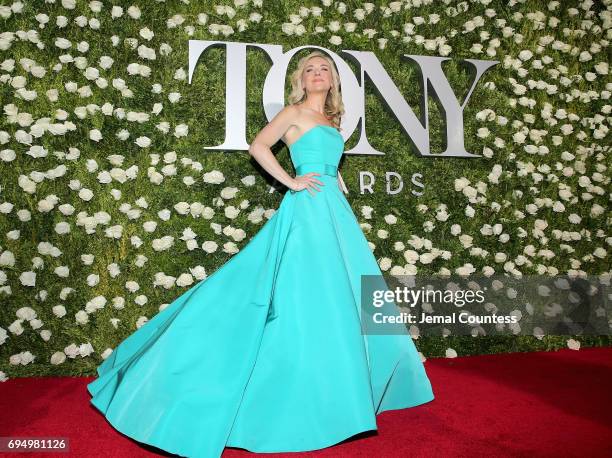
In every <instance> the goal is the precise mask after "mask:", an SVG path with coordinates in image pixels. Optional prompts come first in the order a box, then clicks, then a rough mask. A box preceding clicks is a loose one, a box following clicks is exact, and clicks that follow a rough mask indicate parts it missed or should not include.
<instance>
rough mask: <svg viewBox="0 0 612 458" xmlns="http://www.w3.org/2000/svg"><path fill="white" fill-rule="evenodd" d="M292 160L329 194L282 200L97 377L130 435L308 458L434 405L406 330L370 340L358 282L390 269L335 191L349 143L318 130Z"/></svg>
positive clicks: (180, 446) (101, 399)
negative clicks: (396, 412) (397, 413)
mask: <svg viewBox="0 0 612 458" xmlns="http://www.w3.org/2000/svg"><path fill="white" fill-rule="evenodd" d="M289 150H290V155H291V160H292V162H293V165H294V167H295V169H296V175H303V174H305V173H307V172H313V171H314V172H319V173H321V175H320V176H317V178H318V179H320V180H321V181H322V182H323V183H324V185H323V186H320V189H321V190H320V191H314V192H315V194H314V195H311V194H310V193H309V191H308V190H306V189H304V190H302V191H298V192H295V191H292V190H290V191H288V192H286V193H285V195H284V197H283V199H282V201H281V203H280V205H279V207H278V209H277V211H276V212H275V213H274V214H273V215H272V217H271V218H270V219H269V220H268V221H266V222H265V224H264V225H263V226H262V228H261V229H260V231H259V232H258V233H256V234H255V235H254V236H253V237H252V238H251V240H250V241H249V242H248V243H247V245H246V246H244V247H243V248H242V250H241V251H239V252H238V253H236V254H235V255H234V256H233V257H232V258H230V259H229V261H227V262H226V263H225V264H224V265H222V266H221V267H220V268H218V269H217V270H216V271H215V272H213V273H212V274H211V275H209V276H208V277H207V278H205V279H203V280H202V281H200V282H199V283H197V284H195V285H194V286H192V287H191V288H190V289H189V290H187V291H185V292H183V293H182V294H181V295H180V296H178V297H177V298H176V299H174V301H173V302H172V303H171V304H169V305H168V306H167V307H166V308H165V309H164V310H162V311H161V312H159V313H157V314H156V315H155V316H154V317H152V318H151V319H150V320H149V321H147V322H146V323H145V324H144V325H143V326H141V327H140V328H139V329H137V330H136V331H135V332H133V333H132V334H131V335H129V336H128V337H127V338H126V339H125V340H123V341H122V342H121V343H120V344H119V345H118V346H117V347H116V348H115V349H114V351H113V352H112V353H111V354H110V355H109V356H108V357H107V358H106V360H104V361H103V362H102V364H101V365H100V366H99V367H98V368H97V373H98V377H97V378H96V379H94V381H92V382H91V383H89V384H88V385H87V389H88V391H89V393H90V394H91V395H92V396H93V397H92V399H91V403H92V404H93V405H94V406H95V407H96V408H97V409H98V410H99V411H100V412H102V413H103V414H104V416H105V417H106V419H107V420H108V421H109V422H110V424H111V425H112V426H113V427H114V428H115V429H117V430H118V431H120V432H121V433H123V434H125V435H127V436H129V437H131V438H133V439H135V440H137V441H139V442H142V443H145V444H149V445H153V446H155V447H158V448H160V449H163V450H165V451H168V452H171V453H174V454H177V455H181V456H188V457H204V458H210V457H219V456H221V454H222V452H223V449H224V447H226V446H227V447H239V448H243V449H247V450H250V451H253V452H294V451H308V450H315V449H321V448H325V447H329V446H331V445H333V444H336V443H338V442H341V441H343V440H344V439H347V438H349V437H351V436H353V435H355V434H358V433H360V432H363V431H369V430H376V429H377V426H376V415H377V414H379V413H381V412H384V411H386V410H392V409H402V408H407V407H413V406H417V405H419V404H423V403H426V402H429V401H431V400H433V399H434V396H433V392H432V388H431V384H430V381H429V379H428V377H427V374H426V372H425V369H424V366H423V363H422V361H421V359H420V357H419V354H418V352H417V350H416V348H415V345H414V343H413V340H412V338H411V337H410V335H409V334H408V332H407V331H406V328H405V325H401V327H402V329H403V330H404V331H403V333H400V334H364V333H362V331H361V323H360V320H361V302H360V280H361V278H360V276H361V275H381V271H380V269H379V266H378V263H377V262H376V259H375V258H374V255H373V253H372V251H371V249H370V247H369V245H368V242H367V240H366V238H365V236H364V234H363V232H362V231H361V227H360V226H359V223H358V221H357V219H356V217H355V215H354V213H353V211H352V209H351V207H350V205H349V203H348V202H347V200H346V198H345V197H344V194H343V192H342V191H341V190H340V189H339V187H338V184H337V177H336V175H337V165H338V163H339V161H340V158H341V156H342V154H343V152H344V140H343V137H342V135H341V134H340V132H339V131H338V130H337V129H336V128H334V127H332V126H328V125H323V124H318V125H316V126H315V127H313V128H311V129H309V130H307V131H306V132H305V133H304V134H303V135H302V136H301V137H300V138H299V139H298V140H297V141H296V142H295V143H293V144H292V145H291V146H290V148H289ZM407 426H409V425H407Z"/></svg>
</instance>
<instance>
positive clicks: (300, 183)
mask: <svg viewBox="0 0 612 458" xmlns="http://www.w3.org/2000/svg"><path fill="white" fill-rule="evenodd" d="M315 175H317V176H320V175H321V174H320V173H317V172H309V173H305V174H304V175H300V176H296V177H295V178H294V179H293V183H292V186H291V190H292V191H295V192H297V191H301V190H302V189H308V192H309V193H310V194H311V195H313V196H314V195H315V193H314V192H313V191H312V190H313V189H315V190H317V191H320V189H319V188H318V187H317V184H320V185H321V186H325V184H324V183H323V182H322V181H320V180H318V179H316V178H315V177H314V176H315Z"/></svg>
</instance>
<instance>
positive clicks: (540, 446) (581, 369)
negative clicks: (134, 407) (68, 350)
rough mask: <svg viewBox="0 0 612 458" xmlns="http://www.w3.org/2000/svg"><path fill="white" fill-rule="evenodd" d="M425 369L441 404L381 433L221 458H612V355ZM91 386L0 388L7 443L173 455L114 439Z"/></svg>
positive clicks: (441, 364)
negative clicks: (64, 443) (41, 441)
mask: <svg viewBox="0 0 612 458" xmlns="http://www.w3.org/2000/svg"><path fill="white" fill-rule="evenodd" d="M425 367H426V369H427V373H428V374H429V377H430V379H431V382H432V385H433V389H434V394H435V396H436V399H435V400H434V401H432V402H430V403H428V404H424V405H422V406H419V407H415V408H412V409H406V410H397V411H389V412H384V413H382V414H381V415H379V416H378V427H379V430H378V431H377V432H376V431H375V432H369V433H363V434H361V435H359V436H355V438H353V439H348V440H346V441H344V442H343V443H341V444H338V445H335V446H333V447H330V448H327V449H324V450H320V451H314V452H308V453H291V454H289V453H287V454H281V453H278V454H262V455H256V454H254V453H250V452H246V451H243V450H240V449H232V448H226V449H225V452H224V454H223V457H224V458H238V457H241V458H245V457H249V456H265V457H281V456H282V457H291V458H294V457H296V456H300V457H301V456H309V457H347V458H349V457H350V458H353V457H368V458H369V457H408V456H410V457H432V456H436V457H439V456H442V457H452V456H466V457H467V456H470V457H472V456H524V457H527V456H529V457H538V456H550V457H552V456H555V457H572V456H575V457H591V458H592V457H605V456H607V457H609V456H612V414H611V413H610V409H611V408H612V383H611V382H612V348H584V349H581V350H579V351H573V350H569V349H568V350H561V351H558V352H537V353H512V354H506V355H484V356H470V357H461V358H455V359H446V358H436V359H429V360H428V361H427V362H426V363H425ZM91 380H92V378H76V377H74V378H71V377H45V378H22V379H10V380H8V381H7V382H4V383H0V412H1V413H2V414H1V415H0V436H45V437H50V436H64V437H68V438H69V440H70V447H71V452H70V453H69V454H54V453H44V454H43V453H39V454H29V455H23V456H34V455H36V456H45V457H52V456H83V457H92V456H108V457H130V458H131V457H139V456H155V455H156V454H157V455H159V454H161V455H166V456H173V455H168V454H166V453H164V452H162V451H159V450H158V449H155V448H153V447H149V446H146V445H140V444H139V443H137V442H135V441H132V440H131V439H129V438H127V437H125V436H123V435H122V434H120V433H118V432H116V431H115V430H114V429H113V428H112V427H111V426H110V425H109V424H108V422H107V421H106V420H105V419H104V417H103V416H102V415H101V414H99V413H98V411H97V410H96V409H95V408H94V407H93V406H91V405H90V404H89V399H90V396H89V394H88V393H87V391H86V388H85V384H86V383H88V382H89V381H91ZM143 421H146V419H143ZM204 434H205V432H204ZM0 455H1V454H0ZM3 456H8V454H6V455H3ZM10 456H18V455H15V454H10Z"/></svg>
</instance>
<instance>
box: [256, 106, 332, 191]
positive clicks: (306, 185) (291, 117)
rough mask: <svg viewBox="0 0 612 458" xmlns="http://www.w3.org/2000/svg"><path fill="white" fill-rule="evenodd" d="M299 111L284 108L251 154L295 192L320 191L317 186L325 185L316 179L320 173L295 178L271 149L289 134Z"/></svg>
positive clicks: (270, 123) (267, 170) (261, 135)
mask: <svg viewBox="0 0 612 458" xmlns="http://www.w3.org/2000/svg"><path fill="white" fill-rule="evenodd" d="M297 110H298V109H297V108H296V107H294V106H292V105H289V106H287V107H285V108H283V109H282V110H281V111H280V112H279V113H278V114H277V115H276V116H275V117H274V119H272V121H270V122H269V123H268V125H267V126H266V127H264V128H263V129H262V130H261V131H260V132H259V133H258V134H257V136H256V137H255V138H254V139H253V142H252V143H251V145H250V146H249V154H250V155H251V156H253V157H254V158H255V160H256V161H257V162H258V163H259V164H260V165H261V166H262V167H263V168H264V170H265V171H266V172H268V173H269V174H270V175H272V176H273V177H274V178H276V179H277V180H278V181H280V182H281V183H282V184H284V185H285V186H287V187H288V188H289V189H292V190H294V191H301V190H302V189H308V191H309V192H310V193H311V194H313V192H312V190H311V189H315V190H316V191H319V189H318V188H317V186H316V185H317V184H321V185H322V184H323V183H322V182H321V181H320V180H317V179H316V178H314V175H320V174H319V173H315V172H310V173H307V174H304V175H302V176H300V177H295V178H293V177H292V176H290V175H289V174H288V173H287V172H286V171H285V169H284V168H283V167H282V166H281V165H280V164H279V163H278V161H277V160H276V157H275V156H274V154H273V153H272V150H271V149H270V147H271V146H272V145H274V144H275V143H276V142H277V141H278V140H280V138H281V137H282V136H283V135H284V134H285V132H287V129H289V127H291V126H292V125H293V124H294V121H295V119H296V118H297V115H298V111H297Z"/></svg>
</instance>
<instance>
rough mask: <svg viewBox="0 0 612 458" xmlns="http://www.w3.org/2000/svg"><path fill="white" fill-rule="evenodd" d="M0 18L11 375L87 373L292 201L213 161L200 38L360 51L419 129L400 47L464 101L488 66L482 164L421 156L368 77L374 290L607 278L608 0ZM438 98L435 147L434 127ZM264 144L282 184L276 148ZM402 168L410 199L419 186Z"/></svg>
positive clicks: (353, 176)
mask: <svg viewBox="0 0 612 458" xmlns="http://www.w3.org/2000/svg"><path fill="white" fill-rule="evenodd" d="M0 24H1V27H0V30H1V31H2V32H0V94H1V100H2V118H1V121H0V123H1V124H0V380H6V379H8V378H9V377H19V376H27V375H51V374H75V375H76V374H88V375H92V374H93V373H94V371H95V368H96V366H97V365H98V364H99V363H100V362H101V361H102V358H105V357H107V356H108V354H109V353H110V352H111V351H112V349H113V348H114V346H116V345H117V344H118V343H119V342H121V341H122V340H123V339H124V338H125V337H127V336H128V335H129V334H130V333H131V332H133V331H134V330H135V329H137V328H138V327H140V326H142V325H143V324H144V323H145V322H146V321H147V320H148V319H150V318H151V317H152V316H154V315H155V314H156V313H157V312H158V311H159V310H161V309H163V308H164V307H165V306H167V305H168V304H169V303H171V302H172V300H173V299H174V298H176V297H178V296H179V295H180V294H181V293H182V292H184V291H186V290H187V289H188V288H190V287H192V286H193V285H194V284H196V283H197V282H200V281H203V280H205V279H206V277H207V276H208V275H210V274H211V273H212V272H214V271H215V270H216V269H217V268H219V267H220V266H221V265H222V264H223V263H224V262H226V261H227V260H228V259H230V258H231V257H232V256H233V255H234V254H236V253H237V252H238V251H239V250H240V249H241V248H242V247H244V246H245V244H247V243H248V241H249V239H250V238H251V237H252V236H253V235H255V234H256V233H257V231H258V230H260V229H261V227H262V225H263V224H265V222H266V221H267V220H268V219H269V218H270V217H271V216H272V215H273V214H274V211H275V209H276V208H277V207H278V204H279V202H280V200H281V199H282V197H283V193H284V192H286V189H284V188H283V187H282V186H280V185H278V183H275V182H274V180H272V179H271V177H270V176H268V175H267V174H266V172H265V171H264V170H263V169H262V168H261V167H260V166H259V165H258V164H257V163H256V162H255V160H254V159H253V158H251V157H250V156H249V154H248V153H247V152H246V151H217V150H205V149H204V148H203V147H204V146H214V145H218V144H220V143H222V141H223V139H224V135H225V131H224V129H225V117H226V113H225V73H224V72H225V53H224V50H223V49H222V48H218V49H217V48H215V49H211V50H209V51H206V53H205V54H204V55H203V56H202V57H201V59H200V62H199V63H198V66H197V68H196V71H195V73H194V78H193V81H192V82H191V84H189V83H188V81H187V64H188V40H190V39H194V40H198V39H199V40H220V41H239V42H257V43H269V44H280V45H282V46H283V49H284V50H289V49H291V48H294V47H297V46H302V45H317V46H322V47H325V48H327V49H329V50H330V51H334V52H337V53H339V54H341V51H342V50H343V49H350V50H361V51H371V52H373V53H375V54H376V56H377V58H378V59H379V60H380V62H381V63H382V64H383V66H384V67H385V69H386V71H387V72H388V73H389V75H390V76H391V78H392V79H393V81H394V82H395V84H396V85H397V86H398V88H399V89H400V91H401V92H402V94H404V95H405V99H406V101H407V102H408V104H409V105H410V106H411V107H412V108H413V110H414V112H415V114H416V115H417V116H419V117H420V116H421V110H422V107H421V106H420V105H421V101H422V98H423V93H422V91H421V90H418V88H419V87H420V86H419V79H420V78H421V76H420V74H419V72H418V71H416V69H415V67H414V66H412V65H410V64H409V62H408V61H407V60H406V59H404V58H401V57H400V56H401V55H402V54H416V55H429V56H444V57H449V58H450V59H449V60H448V61H447V62H445V63H444V65H443V69H444V72H445V74H446V76H447V78H448V79H449V82H450V84H451V85H452V87H453V90H454V91H455V94H457V96H458V98H459V100H460V101H461V100H462V98H463V97H465V94H466V91H467V90H468V89H469V87H470V86H471V84H472V77H471V76H470V74H469V73H468V72H467V71H466V68H465V66H462V65H460V63H461V60H463V59H482V60H497V61H499V64H497V65H495V66H494V67H492V68H490V69H489V70H487V72H486V73H485V74H484V76H483V77H482V79H481V80H480V81H479V83H478V85H477V86H476V88H475V89H474V92H473V93H472V95H471V98H470V100H469V103H468V104H467V105H466V107H465V111H464V122H465V126H464V127H465V145H466V149H467V151H469V152H472V153H475V154H479V155H481V156H482V157H481V158H476V159H467V160H466V159H462V158H427V157H420V156H419V155H418V154H417V153H416V152H415V151H414V149H413V148H412V147H411V143H410V141H409V140H408V139H407V137H406V135H405V133H404V132H403V130H402V129H401V127H400V126H399V123H398V121H397V119H395V118H394V116H393V114H392V113H390V111H389V110H388V109H387V108H386V107H385V104H384V102H383V101H382V100H381V98H380V97H379V96H378V95H377V92H376V90H375V89H374V88H373V87H372V86H371V85H368V84H366V88H365V91H366V116H367V129H368V139H369V141H370V143H371V144H372V145H373V146H374V147H375V148H376V149H378V150H380V151H383V152H385V155H384V156H365V155H345V157H344V158H343V161H342V162H341V165H340V171H341V174H342V176H343V179H344V181H345V183H346V186H347V188H348V190H349V192H348V194H347V199H348V201H349V202H350V204H351V206H352V208H353V210H354V212H355V214H356V216H357V218H358V220H359V222H360V224H361V225H362V228H363V230H364V233H365V235H366V237H367V239H368V241H369V242H370V245H371V248H372V250H373V252H374V254H375V257H376V258H377V260H378V261H379V265H380V267H381V269H382V271H383V273H384V275H386V276H395V275H404V274H425V275H430V274H431V275H433V274H438V273H472V272H473V273H478V274H485V275H493V274H496V275H497V274H504V273H515V274H516V273H520V274H523V275H558V274H566V273H571V274H577V275H595V276H601V278H602V279H604V281H608V282H609V278H610V265H611V263H610V256H609V251H610V244H611V241H612V238H611V237H610V234H609V231H608V227H609V226H610V223H611V222H612V221H611V215H610V212H609V201H610V195H611V194H610V174H609V167H610V160H609V154H610V135H609V124H610V111H611V104H610V93H611V90H612V81H611V80H610V77H609V60H610V50H609V42H610V39H611V38H612V29H611V25H612V3H611V2H610V1H597V2H593V1H582V2H580V1H572V0H569V1H562V2H561V1H549V2H547V1H516V0H509V1H508V0H504V1H485V0H483V1H470V2H468V1H463V2H455V1H452V2H451V1H436V2H433V1H417V0H414V1H395V2H376V3H362V2H352V1H350V2H337V1H333V2H332V1H322V2H317V1H312V2H310V1H306V2H303V3H302V2H296V1H293V0H286V1H282V2H280V1H234V2H229V1H217V2H213V1H201V2H196V1H187V0H184V1H152V0H151V1H134V2H131V1H121V0H117V1H115V2H102V1H90V2H87V1H75V0H63V1H60V0H56V1H50V0H47V1H43V0H40V1H16V2H13V3H10V2H9V3H6V2H5V3H4V4H3V5H2V6H0ZM306 52H308V51H306ZM296 62H297V58H296V59H294V60H293V61H292V63H291V66H290V70H292V69H293V68H295V64H296ZM351 65H352V64H351ZM353 68H354V66H353ZM269 69H270V62H269V60H268V58H267V57H266V55H265V54H264V53H263V52H262V51H261V50H259V51H258V50H255V49H253V50H251V51H249V53H248V54H247V72H248V87H247V91H248V94H247V97H248V100H247V107H248V134H247V139H248V141H251V140H252V139H253V137H254V136H255V135H256V133H257V132H258V131H259V130H260V129H261V128H262V127H263V126H264V125H265V124H266V123H267V121H268V120H267V119H266V117H265V115H264V112H263V107H262V104H261V91H262V88H263V81H264V79H265V77H266V74H267V72H268V70H269ZM287 84H289V82H287ZM415 88H417V89H415ZM288 92H289V86H287V93H288ZM427 103H428V107H429V127H430V141H431V148H432V152H433V153H440V152H442V151H443V150H444V148H445V141H444V122H443V113H442V112H440V110H439V107H438V106H437V105H436V103H435V102H434V101H433V100H432V99H431V98H430V100H428V101H427ZM356 137H357V135H353V136H352V137H351V138H349V139H348V140H347V143H346V148H347V150H348V149H349V148H352V147H353V146H354V145H355V143H356V141H357V138H356ZM273 151H274V153H275V154H276V157H277V158H278V160H279V162H280V163H281V165H283V166H284V167H285V168H286V170H288V171H291V172H293V169H292V166H291V161H290V158H289V154H288V149H287V148H286V146H285V145H284V144H283V143H282V142H279V143H278V144H277V145H275V146H274V148H273ZM361 171H369V172H370V173H372V174H373V175H374V176H375V177H376V178H377V181H376V184H375V186H374V191H375V192H374V193H372V194H371V193H361V192H360V187H359V173H360V172H361ZM387 171H394V172H397V173H398V174H400V175H401V176H402V177H403V178H404V181H405V188H404V189H405V190H404V191H403V192H400V193H398V194H395V195H388V194H386V192H385V182H384V176H385V172H387ZM414 173H420V174H421V178H420V179H419V181H420V182H421V183H422V187H419V188H414V186H411V185H410V178H411V176H412V174H414ZM413 189H416V190H417V191H419V192H421V191H422V195H419V196H417V195H414V194H413V193H412V192H410V191H411V190H413ZM606 279H607V280H606ZM237 281H239V280H237ZM415 344H416V345H417V347H418V349H419V351H421V353H422V354H423V355H424V357H437V356H443V357H454V356H457V355H467V354H478V353H497V352H510V351H533V350H554V349H558V348H563V347H568V346H569V347H570V348H573V349H579V348H580V347H581V346H595V345H609V344H610V340H609V337H607V336H529V335H523V336H497V337H477V338H473V337H465V336H463V337H459V336H456V337H446V338H444V337H434V336H420V337H419V338H418V339H417V340H415Z"/></svg>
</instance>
